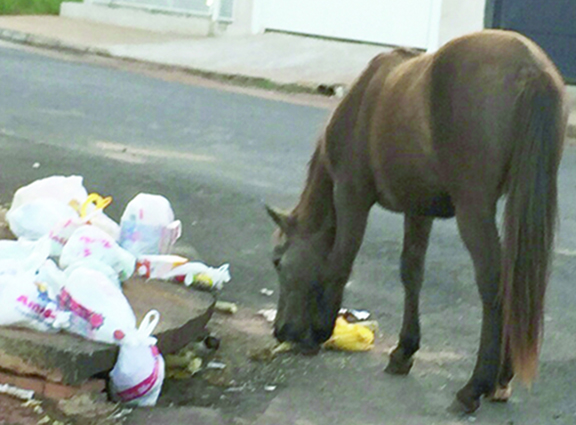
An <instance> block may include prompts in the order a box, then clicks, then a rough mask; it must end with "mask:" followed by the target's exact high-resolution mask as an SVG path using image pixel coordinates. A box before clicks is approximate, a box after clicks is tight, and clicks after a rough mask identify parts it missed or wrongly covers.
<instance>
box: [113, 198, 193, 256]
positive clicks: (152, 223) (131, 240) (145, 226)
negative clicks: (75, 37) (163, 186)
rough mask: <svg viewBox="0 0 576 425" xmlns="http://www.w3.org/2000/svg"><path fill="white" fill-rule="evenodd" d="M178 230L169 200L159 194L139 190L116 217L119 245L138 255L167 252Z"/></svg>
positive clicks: (178, 226) (180, 227)
mask: <svg viewBox="0 0 576 425" xmlns="http://www.w3.org/2000/svg"><path fill="white" fill-rule="evenodd" d="M181 234H182V223H181V222H180V220H174V211H173V210H172V206H171V205H170V202H169V201H168V200H167V199H166V198H165V197H163V196H160V195H151V194H149V193H139V194H138V195H136V197H135V198H134V199H132V200H131V201H130V202H129V203H128V205H127V206H126V209H125V210H124V213H123V214H122V218H121V219H120V245H121V246H122V247H123V248H125V249H126V250H128V251H129V252H131V253H132V254H134V255H135V256H137V257H139V256H141V255H158V254H170V252H171V250H172V246H173V245H174V243H175V242H176V240H177V239H178V238H179V237H180V235H181Z"/></svg>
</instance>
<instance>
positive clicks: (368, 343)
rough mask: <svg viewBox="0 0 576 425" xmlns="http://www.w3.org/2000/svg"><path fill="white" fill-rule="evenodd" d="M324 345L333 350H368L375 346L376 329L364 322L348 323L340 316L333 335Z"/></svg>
mask: <svg viewBox="0 0 576 425" xmlns="http://www.w3.org/2000/svg"><path fill="white" fill-rule="evenodd" d="M324 346H325V347H326V348H331V349H333V350H343V351H368V350H371V349H372V348H373V347H374V331H372V330H371V329H370V328H369V327H367V326H365V325H362V324H358V323H348V322H347V321H346V319H344V318H343V317H341V316H339V317H338V318H337V319H336V324H335V325H334V331H333V332H332V336H331V337H330V339H329V340H328V341H326V342H325V343H324Z"/></svg>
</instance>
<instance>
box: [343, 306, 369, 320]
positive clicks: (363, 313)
mask: <svg viewBox="0 0 576 425" xmlns="http://www.w3.org/2000/svg"><path fill="white" fill-rule="evenodd" d="M338 315H340V316H342V317H344V318H345V319H346V321H347V322H348V323H354V322H363V321H366V320H368V319H369V318H370V312H369V311H367V310H354V309H348V308H341V309H340V311H339V312H338Z"/></svg>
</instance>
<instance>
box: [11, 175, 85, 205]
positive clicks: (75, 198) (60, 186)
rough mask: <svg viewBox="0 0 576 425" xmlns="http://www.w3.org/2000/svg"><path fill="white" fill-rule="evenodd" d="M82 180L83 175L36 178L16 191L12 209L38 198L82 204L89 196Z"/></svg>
mask: <svg viewBox="0 0 576 425" xmlns="http://www.w3.org/2000/svg"><path fill="white" fill-rule="evenodd" d="M82 181H83V178H82V177H81V176H68V177H65V176H51V177H47V178H44V179H40V180H36V181H34V182H32V183H30V184H29V185H27V186H23V187H21V188H20V189H18V190H17V191H16V192H15V193H14V198H13V199H12V204H11V206H10V211H12V210H14V209H17V208H18V207H20V206H21V205H24V204H27V203H29V202H32V201H35V200H38V199H52V200H54V201H58V202H60V203H61V204H64V205H71V204H77V205H82V203H83V202H84V201H85V200H86V198H87V197H88V192H87V191H86V189H85V188H84V186H83V184H82Z"/></svg>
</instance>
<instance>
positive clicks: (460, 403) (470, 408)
mask: <svg viewBox="0 0 576 425" xmlns="http://www.w3.org/2000/svg"><path fill="white" fill-rule="evenodd" d="M479 407H480V398H471V397H470V396H469V395H467V394H466V389H462V390H460V391H458V393H457V394H456V399H455V400H454V401H453V402H452V404H451V405H450V407H449V408H448V410H449V411H450V412H452V413H459V414H462V413H463V414H466V415H469V414H471V413H474V412H475V411H476V410H478V408H479Z"/></svg>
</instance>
